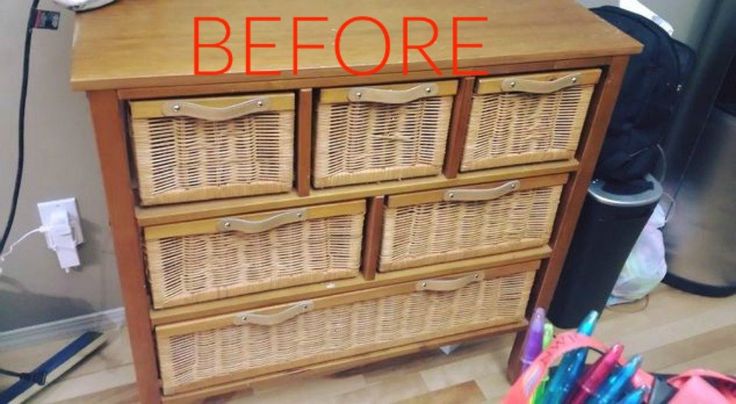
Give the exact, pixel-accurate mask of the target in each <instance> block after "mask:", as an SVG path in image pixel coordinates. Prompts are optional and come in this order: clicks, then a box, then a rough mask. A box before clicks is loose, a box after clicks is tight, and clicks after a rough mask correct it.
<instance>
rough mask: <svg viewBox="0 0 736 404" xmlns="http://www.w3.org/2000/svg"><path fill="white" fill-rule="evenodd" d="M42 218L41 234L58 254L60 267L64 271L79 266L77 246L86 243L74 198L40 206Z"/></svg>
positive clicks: (39, 210) (50, 247)
mask: <svg viewBox="0 0 736 404" xmlns="http://www.w3.org/2000/svg"><path fill="white" fill-rule="evenodd" d="M38 213H39V216H40V217H41V232H43V233H44V236H45V237H46V245H47V246H48V247H49V249H51V250H53V251H54V252H56V256H57V258H58V259H59V265H60V266H61V268H63V269H64V271H66V272H69V269H70V268H74V267H78V266H79V253H78V252H77V246H78V245H79V244H82V243H83V242H84V235H83V234H82V226H81V223H80V219H79V211H78V210H77V201H76V199H74V198H67V199H60V200H57V201H51V202H42V203H39V204H38Z"/></svg>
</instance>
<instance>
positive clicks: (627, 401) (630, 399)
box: [616, 387, 647, 404]
mask: <svg viewBox="0 0 736 404" xmlns="http://www.w3.org/2000/svg"><path fill="white" fill-rule="evenodd" d="M646 393H647V388H646V387H640V388H638V389H636V390H634V391H632V392H631V393H629V394H627V395H626V397H624V398H622V399H621V400H620V401H619V402H617V403H616V404H641V403H643V402H644V395H645V394H646Z"/></svg>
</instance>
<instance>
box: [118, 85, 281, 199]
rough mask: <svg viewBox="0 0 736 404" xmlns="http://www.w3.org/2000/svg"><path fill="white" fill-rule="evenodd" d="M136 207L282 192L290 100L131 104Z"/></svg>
mask: <svg viewBox="0 0 736 404" xmlns="http://www.w3.org/2000/svg"><path fill="white" fill-rule="evenodd" d="M130 110H131V125H130V126H131V131H132V140H133V141H132V143H133V152H134V156H135V163H136V169H137V173H138V182H139V188H140V189H139V194H140V199H141V203H142V204H143V205H155V204H164V203H175V202H186V201H195V200H203V199H215V198H227V197H236V196H247V195H259V194H270V193H279V192H288V191H289V190H290V189H291V188H292V182H293V175H294V174H293V170H294V169H293V161H294V157H293V156H294V94H291V93H278V94H265V95H251V96H235V97H219V98H197V99H183V100H154V101H135V102H131V103H130Z"/></svg>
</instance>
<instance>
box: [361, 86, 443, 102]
mask: <svg viewBox="0 0 736 404" xmlns="http://www.w3.org/2000/svg"><path fill="white" fill-rule="evenodd" d="M439 91H440V89H439V86H437V84H435V83H429V84H420V85H418V86H416V87H412V88H409V89H406V90H384V89H380V88H371V87H356V88H351V89H350V91H348V100H349V101H351V102H378V103H381V104H406V103H409V102H412V101H416V100H418V99H420V98H426V97H433V96H435V95H437V94H438V93H439Z"/></svg>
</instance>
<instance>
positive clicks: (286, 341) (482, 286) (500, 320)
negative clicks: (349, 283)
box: [156, 263, 538, 394]
mask: <svg viewBox="0 0 736 404" xmlns="http://www.w3.org/2000/svg"><path fill="white" fill-rule="evenodd" d="M536 265H537V266H538V263H536ZM530 267H531V268H532V269H531V270H530V269H529V268H530ZM534 268H536V267H535V266H530V265H526V269H523V272H520V270H516V272H515V273H512V274H508V273H506V274H503V275H499V274H498V271H494V270H488V271H479V272H475V273H470V274H461V275H454V276H453V277H452V278H451V279H446V278H442V279H428V280H425V281H418V282H411V283H404V284H399V285H394V286H388V287H384V288H379V289H373V290H370V291H366V292H362V293H349V294H345V295H336V296H331V297H326V298H320V299H315V300H311V301H303V302H297V303H294V304H291V305H282V306H277V307H272V308H269V309H263V310H255V311H251V312H242V313H236V314H232V315H224V316H218V317H213V318H210V319H205V320H196V321H193V322H189V323H180V324H173V325H170V326H160V327H158V328H157V330H156V337H157V342H158V353H159V365H160V368H161V378H162V381H163V387H164V392H165V394H173V393H177V392H181V391H186V390H192V389H196V388H198V387H201V386H205V385H212V384H215V383H219V382H225V381H229V380H236V379H242V378H248V377H253V376H257V375H261V374H266V373H272V372H277V371H281V370H285V369H291V368H297V367H299V366H304V365H307V364H310V363H317V362H324V361H328V360H334V359H338V358H342V357H348V356H353V355H358V354H361V353H365V352H369V351H374V350H380V349H385V348H389V347H396V346H399V345H401V344H409V343H414V342H418V341H425V340H429V339H432V338H436V337H441V336H445V335H452V334H457V333H462V332H467V331H472V330H477V329H483V328H488V327H492V326H496V325H502V324H510V323H514V322H518V321H522V320H523V319H524V311H525V309H526V305H527V302H528V299H529V292H530V290H531V287H532V284H533V282H534V274H535V270H534ZM499 276H500V277H499Z"/></svg>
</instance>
